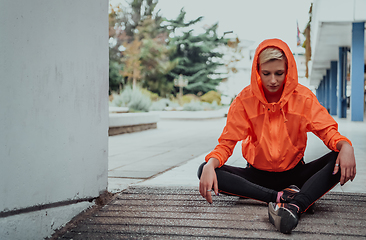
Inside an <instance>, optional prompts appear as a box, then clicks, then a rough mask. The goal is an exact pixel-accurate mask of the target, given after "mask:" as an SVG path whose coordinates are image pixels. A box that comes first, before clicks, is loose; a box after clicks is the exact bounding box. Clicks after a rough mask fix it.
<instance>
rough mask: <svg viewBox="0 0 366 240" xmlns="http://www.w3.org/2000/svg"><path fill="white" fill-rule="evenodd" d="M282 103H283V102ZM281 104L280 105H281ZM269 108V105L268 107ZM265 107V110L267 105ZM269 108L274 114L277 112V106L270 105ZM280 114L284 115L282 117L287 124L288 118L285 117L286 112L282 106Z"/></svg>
mask: <svg viewBox="0 0 366 240" xmlns="http://www.w3.org/2000/svg"><path fill="white" fill-rule="evenodd" d="M281 103H282V102H281ZM281 103H280V104H281ZM267 106H268V105H267ZM263 107H264V108H265V105H263ZM267 108H268V111H272V112H275V111H276V106H275V104H270V106H268V107H267ZM280 112H281V113H282V116H283V119H284V122H285V123H286V122H287V121H288V120H287V118H286V115H285V112H284V111H283V107H281V105H280Z"/></svg>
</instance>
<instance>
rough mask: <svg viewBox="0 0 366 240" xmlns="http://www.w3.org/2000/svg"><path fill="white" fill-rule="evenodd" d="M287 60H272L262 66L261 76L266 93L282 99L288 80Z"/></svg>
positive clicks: (260, 69)
mask: <svg viewBox="0 0 366 240" xmlns="http://www.w3.org/2000/svg"><path fill="white" fill-rule="evenodd" d="M286 71H287V69H286V62H285V60H272V61H269V62H266V63H263V64H261V65H260V68H259V74H260V76H261V79H262V85H263V91H264V93H265V94H266V95H267V94H270V95H274V94H275V95H277V94H279V96H280V97H281V94H282V90H283V84H284V82H285V78H286Z"/></svg>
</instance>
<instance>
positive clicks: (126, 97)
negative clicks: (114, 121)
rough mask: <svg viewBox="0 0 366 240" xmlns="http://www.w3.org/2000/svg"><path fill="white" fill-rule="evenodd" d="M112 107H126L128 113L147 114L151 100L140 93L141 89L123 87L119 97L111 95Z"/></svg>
mask: <svg viewBox="0 0 366 240" xmlns="http://www.w3.org/2000/svg"><path fill="white" fill-rule="evenodd" d="M111 105H112V106H116V107H128V108H129V109H130V111H132V112H134V111H136V112H140V111H141V112H148V111H149V108H150V105H151V100H150V98H149V97H148V96H146V95H145V94H143V93H142V91H141V89H140V88H138V87H136V88H135V89H132V88H131V87H129V86H128V87H125V88H124V89H123V90H122V91H121V93H120V94H119V95H117V94H113V101H112V103H111Z"/></svg>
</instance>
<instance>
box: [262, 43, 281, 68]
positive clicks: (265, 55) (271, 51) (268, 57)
mask: <svg viewBox="0 0 366 240" xmlns="http://www.w3.org/2000/svg"><path fill="white" fill-rule="evenodd" d="M273 60H285V61H286V65H287V58H286V56H285V54H284V53H283V52H282V50H280V49H278V48H275V47H268V48H266V49H264V50H263V51H262V52H261V53H260V54H259V56H258V64H259V65H261V64H263V63H266V62H269V61H273Z"/></svg>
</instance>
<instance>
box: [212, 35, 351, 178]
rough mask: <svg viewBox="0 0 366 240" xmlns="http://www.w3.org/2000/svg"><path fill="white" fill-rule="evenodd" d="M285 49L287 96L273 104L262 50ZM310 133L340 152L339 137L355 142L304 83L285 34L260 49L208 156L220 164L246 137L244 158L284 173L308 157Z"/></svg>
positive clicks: (264, 168)
mask: <svg viewBox="0 0 366 240" xmlns="http://www.w3.org/2000/svg"><path fill="white" fill-rule="evenodd" d="M269 46H273V47H277V48H280V49H282V51H283V52H284V53H285V55H286V57H287V61H288V70H287V76H286V80H285V83H284V84H285V86H284V89H283V93H282V96H281V99H280V100H279V101H278V102H277V103H268V101H267V100H266V98H265V96H264V93H263V89H262V86H261V79H260V75H259V72H258V71H259V70H258V69H257V65H258V64H257V63H258V55H259V53H260V52H261V51H262V50H263V49H265V48H267V47H269ZM307 132H313V133H314V134H315V135H316V136H318V137H319V138H320V139H321V140H322V141H323V142H324V144H325V145H326V146H327V147H328V148H329V149H331V150H334V151H338V150H337V148H336V145H337V143H338V142H339V141H341V140H345V141H347V142H349V143H350V144H351V142H350V141H349V140H348V139H347V138H346V137H344V136H342V135H340V133H339V132H338V124H337V123H336V122H335V121H334V119H333V118H332V117H331V116H330V115H329V114H328V111H327V110H326V109H325V108H324V107H323V106H321V105H320V103H319V102H318V100H317V98H316V96H315V95H314V94H313V93H312V92H311V91H310V90H309V89H308V88H306V87H304V86H303V85H301V84H299V83H298V77H297V68H296V63H295V59H294V57H293V54H292V52H291V50H290V49H289V47H288V46H287V44H286V43H284V42H283V41H281V40H279V39H269V40H265V41H263V42H262V43H261V44H259V46H258V47H257V49H256V52H255V56H254V60H253V65H252V75H251V83H250V85H249V86H247V87H245V88H244V89H243V90H242V91H241V92H240V93H239V95H238V96H237V97H236V98H235V100H234V101H233V103H232V104H231V106H230V109H229V113H228V117H227V122H226V126H225V128H224V130H223V132H222V134H221V136H220V138H219V144H218V145H217V146H216V148H215V149H214V150H213V151H212V152H211V153H209V154H208V155H207V156H206V158H205V160H206V161H208V160H209V159H210V158H212V157H214V158H217V159H218V160H219V161H220V167H221V166H222V165H224V163H225V162H226V161H227V159H228V158H229V157H230V156H231V154H232V152H233V149H234V147H235V145H236V143H237V142H238V141H242V153H243V157H244V158H245V159H246V160H247V162H248V163H249V164H251V165H252V166H253V167H255V168H257V169H260V170H265V171H271V172H282V171H286V170H289V169H292V168H293V167H295V166H296V165H297V164H298V162H299V161H300V160H301V158H302V157H303V156H304V151H305V148H306V141H307Z"/></svg>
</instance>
